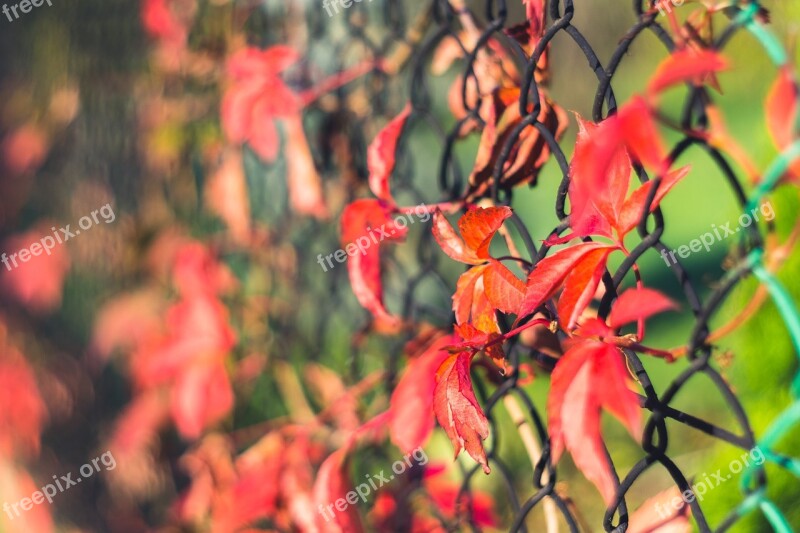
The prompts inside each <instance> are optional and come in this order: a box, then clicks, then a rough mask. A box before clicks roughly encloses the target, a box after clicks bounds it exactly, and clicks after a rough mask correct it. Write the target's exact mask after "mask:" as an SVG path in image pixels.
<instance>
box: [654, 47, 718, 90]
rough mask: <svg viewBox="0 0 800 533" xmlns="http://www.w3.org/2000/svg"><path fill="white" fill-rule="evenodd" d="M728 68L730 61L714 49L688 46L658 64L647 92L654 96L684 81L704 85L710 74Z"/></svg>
mask: <svg viewBox="0 0 800 533" xmlns="http://www.w3.org/2000/svg"><path fill="white" fill-rule="evenodd" d="M727 68H728V61H727V60H726V59H725V58H724V57H723V56H721V55H720V54H719V53H717V52H715V51H714V50H697V49H695V48H690V47H687V48H684V49H683V50H678V51H677V52H673V53H672V54H671V55H670V56H669V57H667V58H666V59H664V61H662V62H661V63H660V64H659V65H658V68H657V69H656V72H655V74H654V75H653V77H652V78H651V79H650V83H649V84H648V85H647V92H648V93H649V94H650V95H651V96H653V95H656V94H658V93H659V92H661V91H663V90H664V89H667V88H669V87H672V86H673V85H676V84H678V83H683V82H691V83H693V84H695V85H702V84H703V83H706V81H707V80H708V79H709V77H710V76H712V75H713V74H715V73H717V72H720V71H722V70H725V69H727Z"/></svg>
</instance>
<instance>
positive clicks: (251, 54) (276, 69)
mask: <svg viewBox="0 0 800 533" xmlns="http://www.w3.org/2000/svg"><path fill="white" fill-rule="evenodd" d="M299 57H300V56H299V54H298V53H297V52H295V51H294V50H292V49H291V48H289V47H286V46H274V47H271V48H267V49H266V50H260V49H258V48H253V47H250V48H245V49H243V50H240V51H239V52H236V53H235V54H234V55H232V56H231V57H230V59H228V63H227V72H228V76H229V77H230V79H231V81H232V83H231V85H230V87H229V88H228V89H227V90H226V92H225V94H224V96H223V98H222V109H221V118H222V126H223V130H224V131H225V134H226V136H227V137H228V139H229V140H230V141H232V142H234V143H242V142H245V141H247V142H249V143H250V146H251V147H252V148H253V150H254V151H255V152H256V153H257V154H258V155H259V157H261V158H262V159H263V160H264V161H267V162H272V161H274V160H275V158H276V157H277V155H278V150H279V148H280V146H279V142H280V137H279V136H278V132H277V129H276V127H275V119H276V118H280V117H292V116H299V114H300V110H301V102H300V99H299V98H298V96H297V95H296V94H295V93H294V92H293V91H292V90H291V89H290V88H289V87H288V86H287V85H286V83H285V82H284V81H283V79H282V78H281V72H282V71H283V70H285V69H286V68H288V67H289V66H290V65H292V64H293V63H294V62H296V61H297V60H298V59H299Z"/></svg>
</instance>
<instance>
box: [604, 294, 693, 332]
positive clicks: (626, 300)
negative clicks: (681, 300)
mask: <svg viewBox="0 0 800 533" xmlns="http://www.w3.org/2000/svg"><path fill="white" fill-rule="evenodd" d="M670 309H678V305H677V304H676V303H675V302H673V301H672V300H670V299H669V298H667V297H666V296H664V295H663V294H661V293H660V292H658V291H656V290H653V289H647V288H644V287H642V288H636V289H629V290H627V291H625V292H623V293H622V294H620V295H619V298H617V301H616V302H614V306H613V307H612V308H611V314H610V315H609V316H608V325H609V327H611V329H618V328H619V327H621V326H623V325H625V324H627V323H629V322H633V321H635V320H645V319H647V318H649V317H651V316H653V315H655V314H657V313H662V312H664V311H668V310H670Z"/></svg>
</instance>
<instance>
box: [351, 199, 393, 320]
mask: <svg viewBox="0 0 800 533" xmlns="http://www.w3.org/2000/svg"><path fill="white" fill-rule="evenodd" d="M390 214H391V213H390V212H389V210H388V209H387V208H386V207H384V206H383V205H382V203H381V202H380V201H379V200H371V199H364V200H356V201H355V202H353V203H351V204H350V205H348V206H347V207H345V209H344V211H343V212H342V248H347V245H348V244H351V243H355V242H356V241H357V240H358V239H366V240H367V242H368V245H367V246H366V247H364V248H362V249H363V250H364V252H363V253H361V251H360V250H356V252H355V254H353V255H351V256H350V257H349V260H348V262H347V272H348V274H349V276H350V285H351V286H352V288H353V292H354V293H355V296H356V299H357V300H358V302H359V303H360V304H361V305H362V306H363V307H364V308H365V309H367V310H368V311H369V312H370V313H372V315H373V316H374V317H375V327H376V329H377V330H378V331H381V332H387V333H388V332H392V331H396V330H397V329H398V328H399V327H400V319H399V318H398V317H396V316H394V315H392V314H391V313H389V312H388V311H387V310H386V308H385V307H384V305H383V283H382V282H381V265H380V263H381V261H380V259H381V258H380V247H381V244H383V243H384V242H387V241H399V240H402V239H403V238H404V237H405V235H406V233H407V232H408V230H407V229H406V228H403V227H400V226H397V225H395V223H394V221H393V220H392V219H391V217H390ZM378 228H380V229H383V230H384V231H385V234H386V237H383V236H382V237H381V238H382V240H381V241H379V242H378V244H374V239H375V233H372V231H373V230H374V229H378ZM370 236H372V237H373V241H372V242H370ZM351 249H352V247H351Z"/></svg>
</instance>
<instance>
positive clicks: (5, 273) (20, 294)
mask: <svg viewBox="0 0 800 533" xmlns="http://www.w3.org/2000/svg"><path fill="white" fill-rule="evenodd" d="M51 226H52V224H50V223H49V222H47V221H41V222H39V223H37V225H36V226H34V227H33V228H32V229H30V230H29V231H26V232H25V233H22V234H19V235H14V236H12V237H9V238H8V239H7V240H6V241H5V242H4V243H3V249H4V250H8V251H9V253H8V254H5V253H3V254H2V255H1V256H0V259H2V261H3V264H4V266H3V267H2V270H0V289H2V290H3V291H4V292H5V293H6V294H8V295H10V296H11V297H13V298H14V299H15V300H17V301H18V302H19V303H21V304H22V305H23V306H25V307H26V308H27V309H28V310H29V311H32V312H33V313H35V314H47V313H49V312H51V311H53V310H54V309H56V308H58V307H59V306H60V305H61V293H62V291H63V290H64V279H65V278H66V275H67V272H68V271H69V267H70V259H69V253H68V248H67V247H66V246H64V245H63V244H59V243H60V242H61V241H60V237H58V239H59V241H58V242H59V243H56V239H55V238H53V235H52V233H53V232H52V231H51V229H50V228H51ZM59 235H60V234H59ZM47 239H49V241H47ZM45 242H51V243H52V244H51V245H50V247H49V249H47V248H45V249H44V250H42V248H43V246H44V245H45ZM40 243H41V244H40ZM34 244H35V245H36V246H38V247H39V250H40V251H39V254H38V255H35V254H32V253H30V252H31V250H30V249H29V248H33V245H34ZM22 250H25V251H26V252H28V254H27V257H28V260H27V262H24V263H23V262H22V257H21V256H22V253H21V251H22ZM45 252H46V253H45Z"/></svg>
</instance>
